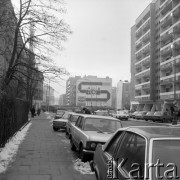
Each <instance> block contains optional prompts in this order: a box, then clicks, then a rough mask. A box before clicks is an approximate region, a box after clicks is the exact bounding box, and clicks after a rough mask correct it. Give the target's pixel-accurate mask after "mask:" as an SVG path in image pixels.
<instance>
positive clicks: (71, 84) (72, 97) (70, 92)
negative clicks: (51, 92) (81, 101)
mask: <svg viewBox="0 0 180 180" xmlns="http://www.w3.org/2000/svg"><path fill="white" fill-rule="evenodd" d="M80 78H81V76H75V77H70V78H69V79H68V80H67V82H66V105H67V106H76V82H77V80H78V79H80Z"/></svg>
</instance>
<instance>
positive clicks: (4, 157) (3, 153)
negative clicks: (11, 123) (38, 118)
mask: <svg viewBox="0 0 180 180" xmlns="http://www.w3.org/2000/svg"><path fill="white" fill-rule="evenodd" d="M31 124H32V123H29V124H28V125H26V126H25V127H24V128H23V129H22V130H21V131H18V132H17V134H16V135H15V136H13V137H12V139H11V140H10V141H9V142H8V143H6V145H5V147H4V148H2V149H0V173H2V172H4V171H6V169H7V167H8V165H9V163H10V162H12V161H13V157H14V155H15V154H16V153H17V150H18V147H19V145H20V144H21V142H22V141H23V139H24V138H25V136H26V134H27V131H28V129H29V128H30V126H31Z"/></svg>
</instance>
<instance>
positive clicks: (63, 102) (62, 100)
mask: <svg viewBox="0 0 180 180" xmlns="http://www.w3.org/2000/svg"><path fill="white" fill-rule="evenodd" d="M59 105H60V106H65V105H66V94H62V95H60V96H59Z"/></svg>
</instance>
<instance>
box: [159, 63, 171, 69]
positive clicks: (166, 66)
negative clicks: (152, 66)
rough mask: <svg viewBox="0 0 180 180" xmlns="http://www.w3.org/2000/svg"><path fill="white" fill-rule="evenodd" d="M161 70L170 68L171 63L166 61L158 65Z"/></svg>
mask: <svg viewBox="0 0 180 180" xmlns="http://www.w3.org/2000/svg"><path fill="white" fill-rule="evenodd" d="M160 69H161V71H166V70H169V69H172V63H166V64H163V65H161V66H160Z"/></svg>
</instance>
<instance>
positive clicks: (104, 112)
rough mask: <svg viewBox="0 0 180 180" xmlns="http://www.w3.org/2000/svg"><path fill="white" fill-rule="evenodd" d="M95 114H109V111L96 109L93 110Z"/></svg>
mask: <svg viewBox="0 0 180 180" xmlns="http://www.w3.org/2000/svg"><path fill="white" fill-rule="evenodd" d="M94 114H95V115H99V116H109V113H108V111H107V110H97V111H94Z"/></svg>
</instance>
